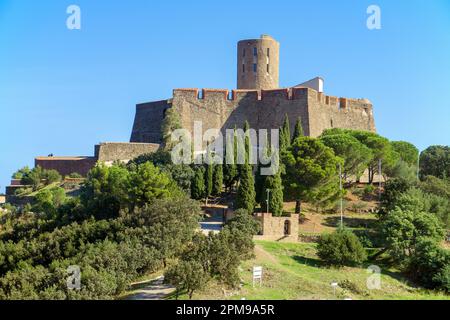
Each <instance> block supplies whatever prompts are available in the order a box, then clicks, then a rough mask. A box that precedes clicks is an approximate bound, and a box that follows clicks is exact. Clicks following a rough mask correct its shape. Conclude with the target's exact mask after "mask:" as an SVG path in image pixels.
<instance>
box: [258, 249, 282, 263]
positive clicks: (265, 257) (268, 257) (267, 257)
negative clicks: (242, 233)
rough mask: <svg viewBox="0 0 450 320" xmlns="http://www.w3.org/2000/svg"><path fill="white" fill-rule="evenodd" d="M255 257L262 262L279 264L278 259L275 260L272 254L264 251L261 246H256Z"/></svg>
mask: <svg viewBox="0 0 450 320" xmlns="http://www.w3.org/2000/svg"><path fill="white" fill-rule="evenodd" d="M255 256H256V258H257V259H261V260H269V261H270V262H272V263H275V264H279V262H278V259H277V258H275V257H274V256H273V255H272V254H270V253H269V252H267V251H266V250H264V248H263V247H261V246H260V245H257V244H255Z"/></svg>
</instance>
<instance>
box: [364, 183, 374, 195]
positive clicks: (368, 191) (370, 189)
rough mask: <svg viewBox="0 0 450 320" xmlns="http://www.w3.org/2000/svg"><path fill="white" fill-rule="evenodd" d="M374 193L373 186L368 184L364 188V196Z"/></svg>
mask: <svg viewBox="0 0 450 320" xmlns="http://www.w3.org/2000/svg"><path fill="white" fill-rule="evenodd" d="M374 191H375V187H374V186H373V184H368V185H367V186H365V187H364V196H370V195H371V194H373V192H374Z"/></svg>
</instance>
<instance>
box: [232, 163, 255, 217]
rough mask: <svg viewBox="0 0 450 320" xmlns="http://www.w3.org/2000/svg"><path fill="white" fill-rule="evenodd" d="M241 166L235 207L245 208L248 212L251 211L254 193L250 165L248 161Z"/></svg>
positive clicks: (253, 205) (253, 204) (253, 206)
mask: <svg viewBox="0 0 450 320" xmlns="http://www.w3.org/2000/svg"><path fill="white" fill-rule="evenodd" d="M242 166H243V170H242V176H241V177H240V181H239V188H238V191H237V196H236V209H246V210H247V211H248V212H249V213H253V210H254V209H255V204H256V200H255V197H256V194H255V181H254V178H253V172H252V167H251V166H250V165H249V164H248V163H247V164H244V165H242Z"/></svg>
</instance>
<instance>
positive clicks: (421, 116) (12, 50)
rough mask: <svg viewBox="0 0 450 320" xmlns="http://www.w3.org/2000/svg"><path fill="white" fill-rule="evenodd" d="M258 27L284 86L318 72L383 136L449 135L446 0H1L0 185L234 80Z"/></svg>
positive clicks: (118, 137) (125, 134)
mask: <svg viewBox="0 0 450 320" xmlns="http://www.w3.org/2000/svg"><path fill="white" fill-rule="evenodd" d="M70 4H76V5H79V6H80V8H81V13H82V29H81V30H79V31H77V30H72V31H71V30H68V29H67V28H66V18H67V16H68V15H67V14H66V8H67V7H68V6H69V5H70ZM370 4H377V5H379V6H380V7H381V10H382V29H381V30H376V31H370V30H368V29H367V28H366V19H367V14H366V9H367V7H368V6H369V5H370ZM262 33H267V34H271V35H272V36H273V37H275V38H276V39H277V40H279V41H280V43H281V53H280V54H281V62H280V78H281V85H282V86H291V85H295V84H297V83H299V82H302V81H304V80H308V79H310V78H312V77H315V76H318V75H320V76H322V77H324V78H325V92H326V93H327V94H330V95H336V96H348V97H355V98H360V97H366V98H368V99H370V100H371V101H372V102H373V104H374V108H375V117H376V124H377V129H378V131H379V133H380V134H382V135H384V136H387V137H388V138H390V139H393V140H406V141H410V142H412V143H414V144H415V145H416V146H418V147H419V148H420V149H424V148H425V147H427V146H429V145H432V144H446V145H448V144H449V142H450V139H449V138H450V1H448V0H435V1H420V0H416V1H410V0H409V1H392V0H389V1H380V0H372V1H364V0H360V1H335V0H332V1H331V0H330V1H301V0H295V1H276V2H275V1H263V0H258V1H253V0H248V1H144V0H130V1H106V0H105V1H100V0H96V1H92V0H71V1H64V0H53V1H31V0H30V1H25V0H0V117H1V120H2V121H1V127H0V128H1V129H0V141H1V143H0V154H1V157H0V190H1V191H3V190H4V186H5V185H6V184H8V182H9V178H10V175H11V174H12V172H13V171H15V170H16V169H17V168H19V167H22V166H24V165H29V166H32V165H33V159H34V157H35V156H38V155H47V154H49V153H53V154H55V155H92V154H93V152H94V150H93V146H94V144H96V143H98V142H100V141H128V140H129V138H130V133H131V127H132V123H133V117H134V111H135V104H136V103H139V102H145V101H151V100H156V99H164V98H168V97H170V96H171V93H172V89H173V88H176V87H199V88H202V87H206V88H228V89H232V88H234V87H235V78H236V70H235V65H236V52H235V50H236V42H237V41H238V40H240V39H243V38H253V37H259V35H260V34H262Z"/></svg>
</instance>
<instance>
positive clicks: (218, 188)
mask: <svg viewBox="0 0 450 320" xmlns="http://www.w3.org/2000/svg"><path fill="white" fill-rule="evenodd" d="M222 188H223V165H221V164H215V165H214V172H213V188H212V194H213V195H214V196H220V194H221V193H222Z"/></svg>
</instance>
